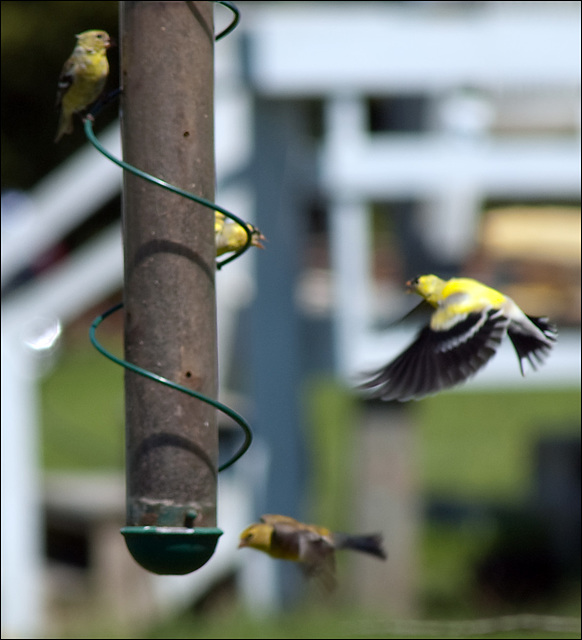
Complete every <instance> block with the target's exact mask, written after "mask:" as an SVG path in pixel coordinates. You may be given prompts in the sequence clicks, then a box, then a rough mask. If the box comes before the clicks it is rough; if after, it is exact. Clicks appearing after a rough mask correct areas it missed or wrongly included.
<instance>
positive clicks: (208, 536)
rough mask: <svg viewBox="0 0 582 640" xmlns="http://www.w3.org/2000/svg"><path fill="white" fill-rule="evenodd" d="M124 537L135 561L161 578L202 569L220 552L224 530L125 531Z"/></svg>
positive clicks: (201, 528) (149, 528)
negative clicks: (218, 544) (213, 555)
mask: <svg viewBox="0 0 582 640" xmlns="http://www.w3.org/2000/svg"><path fill="white" fill-rule="evenodd" d="M121 533H122V534H123V536H124V537H125V544H126V545H127V548H128V549H129V552H130V553H131V555H132V556H133V558H134V560H135V561H136V562H137V563H139V564H140V565H141V566H142V567H143V568H144V569H147V570H148V571H151V572H152V573H159V574H161V575H183V574H185V573H191V572H192V571H196V569H200V567H201V566H202V565H204V564H206V562H208V560H210V558H211V557H212V554H213V553H214V550H215V549H216V543H217V542H218V538H219V537H220V536H221V535H222V531H221V530H220V529H215V528H207V527H198V528H194V529H187V528H185V527H123V528H122V529H121Z"/></svg>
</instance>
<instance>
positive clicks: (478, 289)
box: [361, 275, 557, 401]
mask: <svg viewBox="0 0 582 640" xmlns="http://www.w3.org/2000/svg"><path fill="white" fill-rule="evenodd" d="M406 285H407V287H408V289H409V291H413V292H414V293H418V294H419V295H420V296H422V297H423V298H424V301H423V302H422V303H421V305H419V306H422V305H426V304H428V305H430V307H429V308H432V309H433V311H432V315H431V318H430V323H429V324H428V326H426V327H424V328H423V329H422V330H421V331H420V332H419V333H418V335H417V336H416V340H415V341H414V342H413V343H412V344H411V345H410V346H409V347H408V348H407V349H406V350H405V351H404V352H403V353H401V354H400V355H399V356H398V357H397V358H395V359H394V360H393V361H392V362H390V363H388V364H387V365H386V366H385V367H383V368H382V369H380V370H379V371H376V372H375V373H373V374H372V378H371V379H370V380H368V381H367V382H365V383H364V384H363V385H361V388H363V389H370V390H371V392H370V396H371V397H373V398H381V399H382V400H399V401H405V400H411V399H413V398H415V399H417V398H422V397H423V396H426V395H428V394H432V393H436V392H437V391H441V390H442V389H448V388H449V387H453V386H454V385H456V384H459V383H460V382H463V381H465V380H466V379H467V378H469V377H471V376H472V375H474V374H475V373H476V372H477V371H478V370H479V369H481V368H482V367H483V366H484V365H485V364H486V363H487V362H488V361H489V359H490V358H492V357H493V355H494V354H495V352H496V351H497V348H498V347H499V345H500V344H501V340H502V339H503V337H504V336H505V335H506V334H507V335H508V336H509V339H510V340H511V343H512V344H513V347H514V349H515V351H516V353H517V357H518V360H519V367H520V370H521V374H522V375H524V370H523V360H524V359H527V360H528V361H529V363H530V364H531V366H532V367H533V369H534V370H535V369H536V364H541V363H542V362H543V361H544V358H545V357H546V356H547V355H548V353H549V351H550V349H551V348H552V346H553V344H554V342H555V341H556V337H557V329H556V327H555V326H554V325H553V324H551V323H550V322H549V321H548V319H547V318H536V317H533V316H528V315H526V314H525V313H524V312H523V311H522V310H521V309H520V308H519V307H518V306H517V305H516V304H515V302H514V301H513V300H512V299H511V298H509V297H508V296H506V295H503V294H502V293H500V292H499V291H496V290H495V289H491V288H490V287H487V286H485V285H484V284H481V283H480V282H477V281H476V280H472V279H471V278H451V279H450V280H441V279H440V278H438V277H437V276H434V275H425V276H419V277H418V278H415V279H414V280H410V281H409V282H407V283H406Z"/></svg>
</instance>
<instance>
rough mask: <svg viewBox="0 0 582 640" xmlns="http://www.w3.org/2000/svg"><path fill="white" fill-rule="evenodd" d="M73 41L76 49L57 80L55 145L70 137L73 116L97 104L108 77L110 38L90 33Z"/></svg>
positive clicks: (93, 32)
mask: <svg viewBox="0 0 582 640" xmlns="http://www.w3.org/2000/svg"><path fill="white" fill-rule="evenodd" d="M76 38H77V45H76V46H75V48H74V50H73V53H72V54H71V57H70V58H69V59H68V60H67V61H66V62H65V64H64V66H63V70H62V71H61V75H60V76H59V83H58V91H57V108H60V110H61V113H60V119H59V128H58V130H57V135H56V138H55V142H58V141H59V140H60V139H61V137H62V136H63V135H64V134H65V133H73V114H75V113H79V112H82V111H84V110H85V109H86V108H87V107H89V106H90V105H91V104H92V103H93V102H95V101H96V100H97V98H98V97H99V96H100V95H101V92H102V91H103V87H104V86H105V81H106V80H107V75H108V73H109V63H108V62H107V49H109V47H110V46H111V40H110V38H109V35H108V34H107V33H106V32H105V31H98V30H93V31H84V32H83V33H79V34H78V35H77V36H76Z"/></svg>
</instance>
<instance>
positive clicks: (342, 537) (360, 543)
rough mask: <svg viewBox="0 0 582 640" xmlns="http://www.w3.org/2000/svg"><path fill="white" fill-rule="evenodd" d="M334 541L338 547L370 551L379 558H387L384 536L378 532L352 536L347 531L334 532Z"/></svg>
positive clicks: (364, 551)
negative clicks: (383, 541) (383, 544)
mask: <svg viewBox="0 0 582 640" xmlns="http://www.w3.org/2000/svg"><path fill="white" fill-rule="evenodd" d="M333 538H334V542H335V544H336V547H337V548H338V549H354V550H356V551H362V552H363V553H369V554H371V555H373V556H376V557H378V558H382V559H383V560H385V559H386V557H387V556H386V552H385V551H384V548H383V547H382V536H381V535H380V534H378V533H373V534H370V535H362V536H352V535H348V534H345V533H334V536H333Z"/></svg>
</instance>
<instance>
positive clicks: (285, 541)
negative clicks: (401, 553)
mask: <svg viewBox="0 0 582 640" xmlns="http://www.w3.org/2000/svg"><path fill="white" fill-rule="evenodd" d="M260 520H261V521H260V522H256V523H254V524H251V525H250V526H249V527H247V528H246V529H245V530H244V531H243V532H242V533H241V534H240V542H239V545H238V546H239V549H240V548H241V547H251V548H252V549H257V550H259V551H264V552H265V553H267V554H269V555H270V556H272V557H273V558H280V559H282V560H291V561H294V562H299V563H301V564H302V566H303V568H304V569H305V570H306V572H307V573H308V574H309V575H317V576H319V577H320V578H321V579H323V581H324V583H325V584H327V586H329V587H332V586H333V585H334V583H335V551H336V549H355V550H357V551H363V552H364V553H369V554H371V555H373V556H376V557H378V558H382V560H385V559H386V552H385V551H384V549H383V548H382V536H381V535H379V534H372V535H347V534H345V533H332V532H331V531H330V530H329V529H326V528H325V527H319V526H317V525H313V524H304V523H303V522H299V521H298V520H295V519H294V518H290V517H289V516H280V515H272V514H267V515H264V516H261V519H260Z"/></svg>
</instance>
